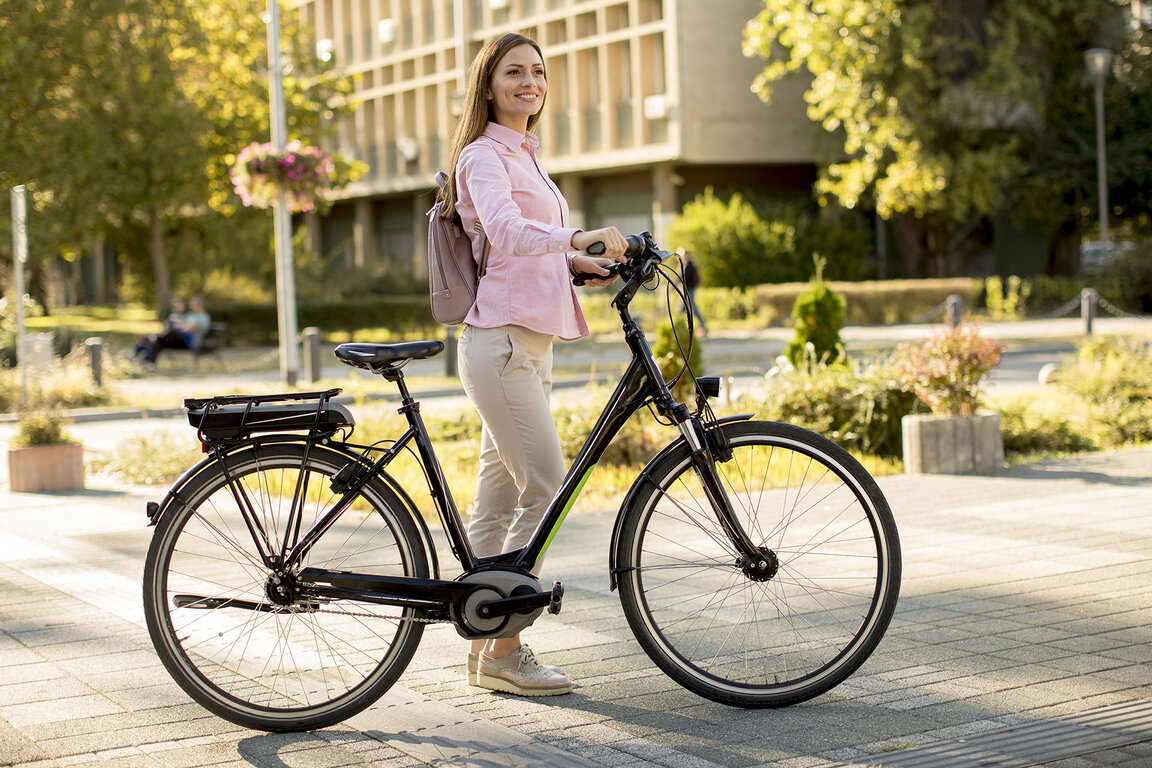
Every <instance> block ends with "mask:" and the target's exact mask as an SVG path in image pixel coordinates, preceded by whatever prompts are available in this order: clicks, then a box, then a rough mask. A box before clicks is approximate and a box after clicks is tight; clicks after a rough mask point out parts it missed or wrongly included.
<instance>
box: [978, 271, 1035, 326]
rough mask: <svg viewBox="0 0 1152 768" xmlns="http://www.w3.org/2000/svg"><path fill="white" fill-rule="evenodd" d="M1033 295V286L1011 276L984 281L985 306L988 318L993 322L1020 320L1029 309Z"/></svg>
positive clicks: (990, 278) (995, 277) (994, 277)
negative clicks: (1030, 297)
mask: <svg viewBox="0 0 1152 768" xmlns="http://www.w3.org/2000/svg"><path fill="white" fill-rule="evenodd" d="M1031 294H1032V284H1031V283H1029V282H1027V281H1024V280H1021V279H1020V278H1019V277H1017V276H1016V275H1010V276H1009V277H1008V279H1007V280H1006V281H1005V279H1004V278H1002V277H997V276H993V277H989V278H987V279H986V280H985V281H984V305H985V307H987V309H988V316H989V317H990V318H992V319H993V320H1019V319H1020V318H1022V317H1024V315H1025V313H1026V310H1027V307H1028V297H1029V296H1030V295H1031Z"/></svg>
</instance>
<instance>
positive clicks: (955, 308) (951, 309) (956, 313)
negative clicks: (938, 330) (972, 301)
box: [944, 293, 964, 328]
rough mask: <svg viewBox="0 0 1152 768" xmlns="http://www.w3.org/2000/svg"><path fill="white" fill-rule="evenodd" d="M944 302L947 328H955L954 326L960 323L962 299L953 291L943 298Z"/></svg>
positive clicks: (962, 306)
mask: <svg viewBox="0 0 1152 768" xmlns="http://www.w3.org/2000/svg"><path fill="white" fill-rule="evenodd" d="M944 303H945V306H946V307H947V315H948V327H949V328H955V327H957V326H959V325H960V315H961V313H962V311H963V308H964V300H963V299H961V298H960V297H959V296H958V295H956V294H955V293H953V294H950V295H949V296H948V298H947V299H945V300H944Z"/></svg>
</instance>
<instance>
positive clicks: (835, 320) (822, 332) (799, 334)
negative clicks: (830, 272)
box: [784, 265, 845, 368]
mask: <svg viewBox="0 0 1152 768" xmlns="http://www.w3.org/2000/svg"><path fill="white" fill-rule="evenodd" d="M819 273H820V268H819V265H817V278H816V280H814V281H813V283H812V285H811V286H810V287H809V288H808V290H807V291H805V292H804V293H802V294H800V295H799V296H798V297H796V304H795V305H794V306H793V307H792V320H793V321H794V323H795V329H796V334H795V336H793V338H792V340H791V341H790V342H788V347H787V348H786V349H785V351H784V354H785V355H786V356H787V358H788V360H789V362H791V363H792V366H793V367H795V368H801V367H804V366H805V361H808V364H810V363H811V362H812V361H816V362H819V363H821V364H826V365H831V364H832V363H835V362H837V361H839V360H843V359H844V358H845V353H844V347H843V345H842V344H841V343H840V329H841V328H843V327H844V307H845V301H844V297H843V296H841V295H839V294H838V293H836V292H835V291H833V290H832V288H831V287H829V285H828V284H827V283H825V282H824V281H823V280H822V279H821V278H820V276H819Z"/></svg>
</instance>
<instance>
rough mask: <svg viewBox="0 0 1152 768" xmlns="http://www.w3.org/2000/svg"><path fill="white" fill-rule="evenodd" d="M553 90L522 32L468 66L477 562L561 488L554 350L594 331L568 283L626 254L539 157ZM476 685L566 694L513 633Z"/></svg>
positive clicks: (459, 156)
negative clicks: (585, 218)
mask: <svg viewBox="0 0 1152 768" xmlns="http://www.w3.org/2000/svg"><path fill="white" fill-rule="evenodd" d="M547 94H548V82H547V79H546V77H545V70H544V58H543V55H542V54H541V52H540V48H539V46H537V45H536V43H535V42H533V41H532V40H530V39H528V38H527V37H524V36H523V35H518V34H507V35H504V36H502V37H499V38H495V39H493V40H490V41H489V42H488V43H487V44H486V45H485V46H484V48H483V49H482V50H481V51H480V53H479V54H478V55H477V57H476V59H475V61H474V62H473V63H472V67H471V69H470V70H469V74H468V89H467V93H466V96H465V104H464V113H463V114H462V116H461V118H460V120H459V122H458V123H457V125H456V129H455V132H454V133H453V136H452V143H451V145H450V154H449V157H450V159H451V163H450V167H449V183H448V184H447V185H446V187H445V189H444V191H443V199H444V201H445V203H446V205H445V208H446V209H447V210H452V209H453V208H454V209H455V210H456V212H457V213H458V214H459V215H460V218H461V221H462V222H463V225H464V229H465V231H467V232H470V233H474V226H475V224H477V223H479V224H480V225H481V226H482V227H483V229H484V232H485V234H486V235H487V236H488V239H489V241H490V243H491V246H490V251H489V255H488V266H487V272H486V273H485V275H484V277H483V279H482V280H481V281H480V284H479V286H478V287H477V292H476V303H475V304H474V305H473V307H472V309H471V311H470V312H469V313H468V316H467V317H466V318H465V320H464V323H465V326H466V327H465V329H464V332H463V333H462V334H461V337H460V344H459V346H458V349H457V355H458V362H459V366H458V367H459V370H460V379H461V381H462V383H463V384H464V390H465V392H466V393H467V394H468V397H469V399H470V400H471V401H472V403H473V405H475V407H476V410H477V411H478V412H479V413H480V417H481V419H482V421H483V423H484V427H483V431H482V435H481V442H480V468H479V472H478V476H477V481H476V500H475V503H474V505H473V510H472V517H471V520H470V522H469V526H468V536H469V539H470V540H471V542H472V546H473V549H474V550H475V553H476V555H477V556H479V557H486V556H491V555H496V554H499V553H501V552H505V551H510V550H514V549H519V548H521V547H523V546H524V545H525V544H526V543H527V541H528V540H529V539H530V538H531V536H532V533H533V532H534V531H535V529H536V527H537V524H538V523H539V522H540V520H541V519H542V518H543V516H544V513H545V511H546V510H547V508H548V503H549V502H550V501H551V500H552V497H553V495H555V493H556V491H557V489H559V487H560V484H561V483H562V482H563V480H564V474H565V465H564V457H563V454H562V453H561V450H560V438H559V436H558V435H557V433H556V425H555V423H554V422H553V421H552V412H551V410H550V408H549V405H548V399H549V395H550V392H551V387H552V340H553V338H555V337H559V338H561V339H577V338H580V337H583V336H586V335H588V326H587V324H586V323H585V322H584V316H583V314H582V313H581V311H580V305H579V303H578V302H577V300H576V294H575V292H574V291H573V289H572V283H571V276H572V274H575V273H581V272H583V273H586V274H598V275H604V276H605V277H604V278H603V279H596V280H591V281H589V283H588V284H589V285H608V284H609V283H611V282H612V281H613V280H614V278H613V277H611V275H610V273H609V272H608V271H607V270H606V269H604V265H607V264H611V263H612V261H614V260H618V261H624V260H625V258H624V251H625V249H626V248H627V241H625V239H624V236H623V235H621V234H620V232H619V231H618V230H617V229H616V228H615V227H607V228H603V229H596V230H589V231H582V230H580V229H579V228H574V227H571V226H569V222H568V204H567V202H566V201H565V200H564V197H563V195H561V194H560V190H559V188H557V186H556V185H555V184H554V183H552V180H551V179H550V178H549V177H548V174H547V173H545V171H544V169H543V168H542V167H541V166H540V163H539V162H538V161H537V159H536V149H537V147H538V146H539V140H538V139H537V137H536V136H535V135H534V134H532V133H530V131H531V130H532V128H533V127H534V126H535V125H536V123H537V122H538V121H539V119H540V111H541V109H542V108H543V106H544V99H545V97H546V96H547ZM596 242H602V243H604V246H605V252H604V256H603V257H600V258H597V257H593V256H588V255H586V254H578V255H576V256H571V257H570V256H568V252H569V251H583V250H585V249H586V248H588V246H590V245H592V244H593V243H596ZM476 246H477V243H476V242H475V241H474V242H473V249H475V248H476ZM537 568H539V563H538V564H537ZM473 671H475V676H473ZM468 678H469V683H471V684H473V685H479V686H481V687H485V688H491V689H493V690H499V691H505V692H508V693H516V694H520V695H524V696H551V695H556V694H561V693H568V692H569V691H571V690H572V682H571V681H570V680H569V679H568V678H567V677H566V676H565V675H564V674H563V672H561V671H560V670H558V669H556V668H555V667H544V666H541V665H540V664H539V663H538V662H537V661H536V659H535V657H534V656H533V654H532V651H531V650H530V649H529V648H528V646H526V645H524V644H523V643H522V642H521V639H520V636H519V635H516V636H515V637H509V638H498V639H494V640H489V641H487V642H485V641H483V640H475V641H473V643H472V652H471V653H470V654H469V657H468Z"/></svg>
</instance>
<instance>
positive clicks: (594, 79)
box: [299, 0, 819, 275]
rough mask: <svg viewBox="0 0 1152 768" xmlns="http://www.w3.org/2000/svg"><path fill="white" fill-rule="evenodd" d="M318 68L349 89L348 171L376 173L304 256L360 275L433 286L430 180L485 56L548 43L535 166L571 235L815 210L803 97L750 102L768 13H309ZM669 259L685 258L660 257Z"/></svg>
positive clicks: (338, 208)
mask: <svg viewBox="0 0 1152 768" xmlns="http://www.w3.org/2000/svg"><path fill="white" fill-rule="evenodd" d="M299 7H300V9H301V12H302V14H303V16H304V18H305V20H306V21H307V22H308V23H310V24H311V25H312V26H313V27H314V29H315V32H316V37H317V40H318V41H319V43H318V46H319V50H320V51H321V54H322V55H325V56H328V55H331V56H334V57H335V59H336V61H337V62H338V63H339V64H340V65H341V67H342V68H343V69H344V71H346V72H347V73H349V74H351V75H354V76H355V78H356V98H357V99H358V101H359V106H358V107H357V109H356V112H355V115H354V116H353V117H352V118H351V119H350V120H347V121H345V123H344V124H343V125H342V126H341V131H340V141H339V144H340V146H339V147H338V148H339V149H340V150H341V151H342V152H344V153H345V154H348V155H351V156H353V157H356V158H358V159H360V160H362V161H364V162H365V163H367V164H368V166H369V168H370V170H369V172H368V173H367V174H366V175H365V176H364V177H363V178H362V179H360V180H359V181H358V182H357V183H355V184H354V185H352V186H349V187H347V188H346V189H344V190H343V191H342V193H341V199H340V201H339V202H337V203H336V205H334V206H333V208H332V210H331V211H330V213H329V214H327V215H326V216H324V217H319V216H313V217H311V218H310V220H309V221H308V223H309V236H310V245H311V248H312V249H313V250H316V251H318V252H320V253H321V254H322V255H323V256H324V257H325V258H328V259H343V260H345V261H346V263H348V264H349V265H351V266H369V265H379V266H383V267H385V268H387V269H388V271H390V272H394V273H395V274H417V275H419V274H422V273H424V271H425V267H424V262H425V253H424V249H425V232H426V226H427V222H426V218H425V212H426V211H427V210H428V208H429V207H430V206H431V204H432V199H433V195H432V188H433V181H432V177H433V176H434V175H435V173H436V171H437V170H439V169H440V168H441V163H442V162H444V161H445V158H444V157H443V153H444V148H445V147H446V146H447V144H448V139H449V136H450V134H451V131H452V126H453V124H454V122H455V119H456V118H455V116H456V114H457V113H458V111H459V108H460V103H461V101H462V97H463V91H464V87H465V76H466V73H467V68H468V65H469V63H470V62H471V61H472V58H473V57H474V56H475V54H476V52H477V51H479V49H480V47H481V45H482V44H483V42H484V41H485V40H486V39H488V38H490V37H492V36H495V35H498V34H502V33H504V32H509V31H516V32H522V33H524V34H526V35H528V36H529V37H531V38H533V39H535V40H536V41H537V42H539V44H540V46H541V48H542V49H543V52H544V57H545V63H546V66H547V68H548V81H549V93H548V101H547V104H546V106H545V108H544V109H545V114H544V117H543V119H542V121H541V123H540V125H539V126H538V128H537V132H538V133H539V135H540V138H541V161H542V163H543V165H544V167H545V168H547V169H548V171H549V173H550V174H551V175H552V177H553V178H554V179H555V180H556V181H557V183H558V184H559V186H560V187H561V189H562V191H563V192H564V195H565V197H566V198H567V200H568V202H569V205H570V206H571V208H572V213H573V217H572V218H573V222H574V223H575V224H576V225H580V226H587V227H596V226H604V225H608V224H614V225H616V226H618V227H620V229H621V230H622V231H625V232H635V231H641V230H650V231H653V232H654V233H655V234H656V235H657V237H658V238H659V236H660V235H661V234H662V233H663V230H664V227H665V226H666V225H667V223H668V221H669V220H670V218H671V217H672V216H673V215H675V214H676V213H677V212H678V211H679V210H680V208H681V207H682V206H683V204H684V203H685V202H687V201H689V200H691V199H692V198H694V197H695V196H696V195H697V194H699V193H700V192H702V191H703V190H704V189H705V188H706V187H707V186H712V187H714V188H716V189H717V190H718V191H720V190H725V189H732V188H736V189H756V190H765V191H778V192H784V193H792V194H796V193H800V194H807V192H808V190H809V189H810V188H811V184H812V181H813V179H814V177H815V172H816V166H815V155H814V152H815V144H814V143H815V142H816V141H817V139H818V134H819V131H818V129H817V128H815V127H814V126H813V125H812V124H811V123H810V122H809V121H808V120H807V119H806V117H805V114H804V103H803V100H802V98H801V94H802V91H803V83H802V82H800V81H798V80H794V81H791V82H785V83H782V84H780V85H779V86H778V87H777V89H776V95H775V98H774V99H773V102H772V104H771V105H766V104H764V103H763V102H761V101H760V100H759V99H758V98H757V97H756V96H755V95H754V94H753V93H751V91H750V89H749V86H750V84H751V82H752V79H753V78H754V77H755V75H756V74H757V72H759V70H760V68H761V67H762V66H763V62H761V61H759V60H756V59H747V58H745V57H744V56H743V55H742V53H741V42H742V39H743V27H744V24H745V23H746V22H747V21H748V20H749V19H751V18H752V17H753V16H755V14H756V13H757V12H758V11H759V10H760V9H761V8H762V7H763V6H762V3H760V2H759V0H707V1H705V0H302V2H300V3H299ZM664 244H665V245H666V246H669V247H675V244H674V243H664Z"/></svg>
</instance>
